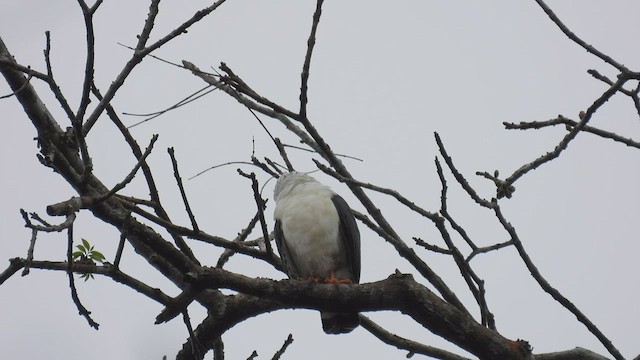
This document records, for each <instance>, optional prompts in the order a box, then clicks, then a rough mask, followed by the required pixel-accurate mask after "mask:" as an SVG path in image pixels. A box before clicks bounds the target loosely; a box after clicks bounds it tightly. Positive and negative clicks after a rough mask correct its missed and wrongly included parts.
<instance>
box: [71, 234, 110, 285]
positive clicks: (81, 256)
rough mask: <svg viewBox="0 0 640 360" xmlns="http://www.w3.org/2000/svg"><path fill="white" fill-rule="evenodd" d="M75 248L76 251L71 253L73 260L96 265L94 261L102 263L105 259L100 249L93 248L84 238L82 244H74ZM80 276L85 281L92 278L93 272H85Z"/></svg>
mask: <svg viewBox="0 0 640 360" xmlns="http://www.w3.org/2000/svg"><path fill="white" fill-rule="evenodd" d="M76 248H77V249H78V251H74V252H73V254H71V256H72V258H73V261H76V262H78V263H81V264H89V265H96V263H100V264H102V263H103V262H104V261H105V257H104V255H102V253H101V252H100V251H98V250H95V249H94V246H93V245H91V244H90V243H89V242H88V241H87V240H86V239H82V244H80V245H76ZM80 278H81V279H84V281H87V280H89V279H93V274H91V273H86V274H83V275H82V276H80Z"/></svg>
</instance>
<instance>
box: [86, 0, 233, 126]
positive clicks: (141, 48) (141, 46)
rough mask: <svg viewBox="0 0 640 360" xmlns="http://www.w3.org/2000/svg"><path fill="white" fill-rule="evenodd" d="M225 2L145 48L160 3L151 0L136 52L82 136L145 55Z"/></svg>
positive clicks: (205, 11) (93, 115)
mask: <svg viewBox="0 0 640 360" xmlns="http://www.w3.org/2000/svg"><path fill="white" fill-rule="evenodd" d="M225 1H226V0H218V1H216V2H215V3H213V4H212V5H210V6H207V7H206V8H203V9H201V10H199V11H196V12H195V13H194V14H193V16H192V17H191V18H189V19H188V20H187V21H185V22H184V23H182V24H181V25H179V26H178V27H176V28H175V29H173V30H172V31H171V32H170V33H169V34H167V35H166V36H165V37H163V38H161V39H159V40H158V41H156V42H155V43H153V44H151V45H149V46H146V42H147V40H148V38H149V34H150V33H151V29H152V28H153V25H154V21H155V17H156V15H157V12H158V10H157V5H158V3H159V2H160V1H159V0H153V1H152V2H151V5H150V9H149V15H148V16H147V19H146V20H145V24H144V27H143V29H142V32H141V34H140V36H139V38H138V44H137V45H136V51H135V52H134V53H133V55H132V57H131V59H129V61H127V63H126V64H125V66H124V67H123V69H122V70H121V71H120V74H118V76H117V77H116V78H115V79H114V81H113V82H112V83H111V86H109V88H108V89H107V91H106V92H105V94H104V96H103V97H102V99H101V100H100V103H99V104H98V105H97V106H96V108H95V109H94V110H93V112H92V113H91V115H90V116H89V117H88V118H87V121H86V122H85V124H84V127H83V135H85V136H86V134H87V133H89V131H91V128H92V127H93V125H95V123H96V121H98V118H99V117H100V115H101V114H102V112H103V111H104V110H105V108H106V107H107V105H108V104H109V102H111V100H112V99H113V97H114V96H115V95H116V92H118V90H119V89H120V87H122V85H123V84H124V82H125V80H126V79H127V78H128V76H129V74H131V72H132V71H133V69H134V68H135V67H136V65H138V64H139V63H140V62H142V59H143V58H144V57H145V56H146V55H147V54H150V53H151V52H153V51H155V50H156V49H158V48H159V47H161V46H162V45H164V44H166V43H167V42H169V41H170V40H172V39H174V38H176V37H177V36H180V35H182V34H186V33H187V30H188V29H189V28H190V27H191V26H192V25H193V24H195V23H197V22H198V21H200V20H202V19H203V18H204V17H205V16H207V15H209V14H211V13H212V12H213V11H214V10H216V9H217V8H218V7H219V6H220V5H222V4H224V2H225ZM145 46H146V47H145Z"/></svg>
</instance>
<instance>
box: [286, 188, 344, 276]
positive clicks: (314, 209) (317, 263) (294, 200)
mask: <svg viewBox="0 0 640 360" xmlns="http://www.w3.org/2000/svg"><path fill="white" fill-rule="evenodd" d="M333 195H334V193H333V192H332V191H331V190H330V189H329V188H328V187H326V186H324V185H322V184H319V183H315V182H313V183H304V184H299V185H298V186H296V187H295V188H293V189H292V190H291V191H290V192H288V193H287V194H284V196H282V197H281V198H279V199H278V202H277V204H276V209H275V213H274V217H275V218H276V220H280V222H281V226H282V232H283V234H284V238H285V241H286V244H287V247H288V249H289V252H290V255H291V257H292V258H293V259H294V261H295V263H296V264H297V266H298V270H299V272H300V274H299V275H300V276H302V277H329V276H330V275H331V272H333V271H335V270H336V266H337V263H338V259H340V257H341V256H343V255H342V253H341V251H340V250H341V248H340V247H341V244H340V239H339V227H340V220H339V218H338V212H337V210H336V208H335V205H334V204H333V201H332V200H331V198H332V197H333Z"/></svg>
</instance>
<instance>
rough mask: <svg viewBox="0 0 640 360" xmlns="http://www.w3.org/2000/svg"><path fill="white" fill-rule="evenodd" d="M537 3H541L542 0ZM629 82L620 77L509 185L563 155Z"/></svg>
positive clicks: (511, 179) (507, 179)
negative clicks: (605, 104) (565, 132)
mask: <svg viewBox="0 0 640 360" xmlns="http://www.w3.org/2000/svg"><path fill="white" fill-rule="evenodd" d="M536 1H538V2H541V1H540V0H536ZM627 80H628V79H627V78H625V77H619V78H618V80H617V81H616V82H615V83H614V84H613V85H612V86H611V87H610V88H609V89H607V91H605V92H604V93H603V94H602V95H601V96H600V97H599V98H598V99H596V101H594V102H593V104H591V106H589V108H588V109H587V111H585V112H584V115H583V116H582V119H581V120H580V122H579V123H578V124H576V126H574V127H573V128H572V129H571V131H569V133H568V134H567V135H565V136H564V137H563V138H562V140H561V141H560V143H558V145H556V147H555V148H554V149H553V150H552V151H550V152H547V153H546V154H544V155H542V156H540V157H538V158H537V159H535V160H533V161H532V162H530V163H528V164H525V165H523V166H521V167H520V168H519V169H517V170H516V171H514V173H513V174H512V175H511V176H509V177H508V178H506V179H505V182H506V183H507V184H513V183H515V182H516V180H518V179H519V178H520V177H522V176H523V175H524V174H526V173H528V172H529V171H531V170H534V169H536V168H538V167H539V166H540V165H542V164H545V163H547V162H549V161H551V160H553V159H555V158H557V157H558V156H560V153H562V151H564V150H565V149H566V148H567V147H568V146H569V143H570V142H571V140H573V139H574V138H575V137H576V136H577V135H578V133H579V132H580V131H582V130H583V129H584V127H585V126H586V125H587V123H588V122H589V120H591V117H592V116H593V114H595V112H596V111H597V110H598V109H599V108H600V107H601V106H602V105H604V103H605V102H607V101H608V100H609V99H610V98H611V97H612V96H613V95H614V94H615V93H616V92H618V90H619V89H620V88H622V85H624V83H625V82H626V81H627Z"/></svg>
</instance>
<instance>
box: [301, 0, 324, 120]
mask: <svg viewBox="0 0 640 360" xmlns="http://www.w3.org/2000/svg"><path fill="white" fill-rule="evenodd" d="M323 2H324V0H318V2H317V3H316V11H315V12H314V13H313V22H312V24H311V33H310V34H309V39H308V40H307V53H306V54H305V56H304V64H303V65H302V74H301V75H300V77H301V78H302V84H301V85H300V112H299V114H300V117H302V118H306V117H307V102H308V101H309V99H308V97H307V91H308V85H309V67H310V66H311V55H312V54H313V47H314V46H315V44H316V31H317V30H318V24H320V16H321V15H322V3H323Z"/></svg>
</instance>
